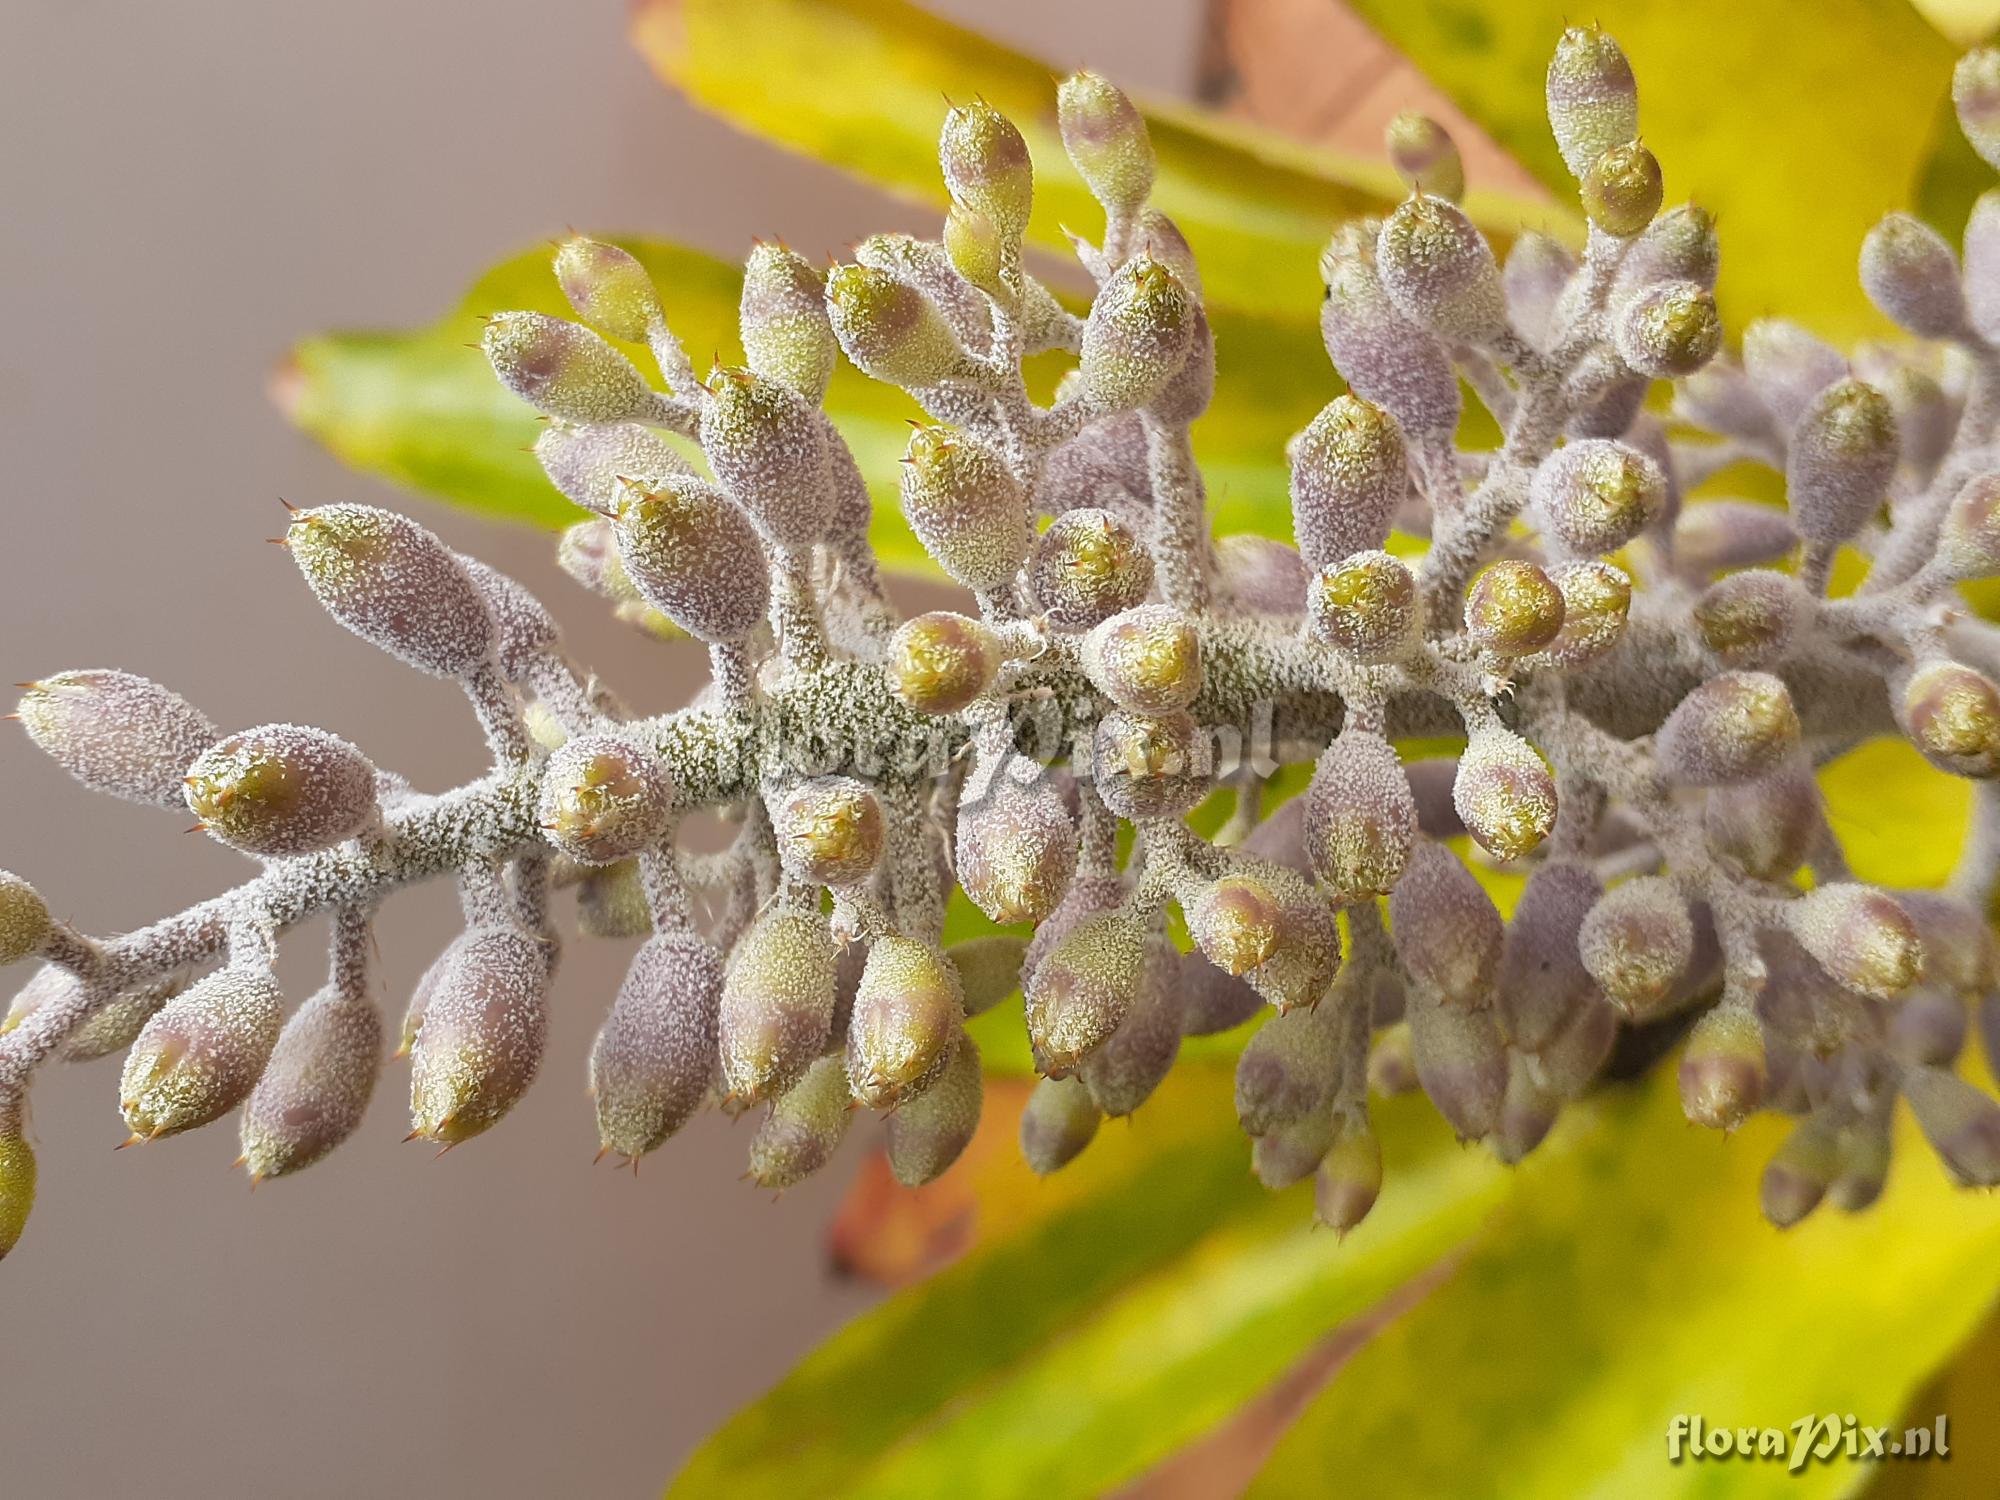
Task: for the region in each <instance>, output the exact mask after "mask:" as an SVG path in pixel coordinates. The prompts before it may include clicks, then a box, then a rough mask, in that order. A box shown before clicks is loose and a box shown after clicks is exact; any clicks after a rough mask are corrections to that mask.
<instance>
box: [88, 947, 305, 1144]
mask: <svg viewBox="0 0 2000 1500" xmlns="http://www.w3.org/2000/svg"><path fill="white" fill-rule="evenodd" d="M282 1004H283V996H281V995H280V994H279V992H278V983H277V981H276V980H275V979H273V978H272V977H271V975H270V974H269V973H268V972H267V971H264V970H257V969H224V970H223V971H222V972H221V973H219V974H211V975H210V976H209V977H208V978H206V979H204V980H202V982H201V983H199V984H197V985H195V986H194V987H193V988H192V989H190V990H188V991H187V992H186V993H185V994H181V995H177V996H175V997H174V998H173V999H172V1000H170V1001H168V1002H167V1004H166V1005H165V1006H164V1007H163V1008H162V1009H161V1010H160V1012H159V1013H158V1014H157V1015H155V1016H154V1017H153V1019H152V1020H150V1021H148V1022H147V1023H146V1024H145V1026H144V1028H143V1029H142V1030H141V1031H140V1032H139V1037H138V1040H137V1041H135V1042H134V1043H133V1044H132V1051H131V1053H130V1054H129V1055H128V1056H127V1057H126V1059H125V1068H124V1071H123V1073H122V1075H121V1076H120V1078H119V1083H118V1099H119V1107H120V1109H121V1110H122V1111H123V1113H124V1116H125V1123H126V1124H127V1125H129V1126H131V1127H132V1129H133V1131H134V1132H135V1133H136V1134H139V1135H144V1136H155V1135H170V1134H173V1133H174V1132H176V1131H181V1130H192V1129H194V1128H195V1127H196V1126H199V1125H206V1124H207V1123H208V1122H209V1121H211V1120H214V1119H217V1118H219V1117H220V1116H222V1115H225V1114H227V1113H228V1112H229V1111H230V1110H232V1109H234V1108H235V1107H236V1106H237V1105H238V1104H239V1103H241V1102H242V1100H243V1098H244V1096H245V1095H246V1094H248V1093H249V1092H250V1089H251V1087H252V1085H254V1084H255V1083H256V1082H257V1077H258V1075H259V1074H260V1073H262V1072H263V1071H264V1065H265V1064H266V1063H267V1062H269V1061H270V1057H271V1049H272V1047H273V1046H275V1045H276V1043H277V1040H278V1021H279V1010H280V1008H281V1006H282Z"/></svg>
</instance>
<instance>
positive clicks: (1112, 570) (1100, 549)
mask: <svg viewBox="0 0 2000 1500" xmlns="http://www.w3.org/2000/svg"><path fill="white" fill-rule="evenodd" d="M1028 585H1029V587H1030V589H1032V590H1033V592H1034V595H1035V602H1036V603H1037V604H1038V605H1039V606H1040V607H1041V610H1042V613H1043V614H1044V615H1046V616H1047V617H1048V622H1049V624H1050V625H1051V626H1052V627H1053V628H1055V629H1057V630H1064V631H1076V630H1088V629H1089V628H1090V627H1091V626H1093V625H1095V624H1097V623H1098V622H1099V621H1100V620H1108V619H1110V618H1111V616H1113V615H1115V614H1117V613H1119V612H1120V611H1121V610H1127V609H1132V608H1134V607H1135V606H1137V605H1139V604H1142V603H1144V602H1145V598H1146V595H1147V594H1149V593H1151V592H1152V588H1153V557H1152V554H1151V553H1150V552H1148V551H1147V550H1146V548H1145V546H1144V544H1143V543H1141V542H1140V540H1139V538H1138V537H1137V536H1135V535H1134V534H1133V532H1132V528H1131V527H1129V526H1127V525H1126V524H1125V523H1124V522H1123V521H1121V520H1119V519H1118V518H1117V517H1116V516H1114V515H1113V514H1112V513H1111V512H1110V511H1108V510H1097V509H1095V508H1092V507H1087V506H1086V507H1079V508H1078V509H1076V510H1069V511H1064V512H1063V513H1062V514H1061V515H1059V516H1057V517H1056V518H1055V520H1054V521H1053V522H1051V523H1050V525H1049V529H1048V530H1047V531H1044V532H1043V533H1042V535H1041V538H1040V540H1038V541H1037V542H1036V543H1035V549H1034V555H1033V557H1032V558H1031V559H1030V561H1029V564H1028Z"/></svg>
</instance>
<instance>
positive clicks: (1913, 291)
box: [1861, 213, 1966, 339]
mask: <svg viewBox="0 0 2000 1500" xmlns="http://www.w3.org/2000/svg"><path fill="white" fill-rule="evenodd" d="M1861 288H1862V290H1863V291H1865V292H1867V293H1868V300H1869V301H1870V302H1873V303H1874V304H1875V306H1876V307H1877V308H1879V309H1881V312H1882V316H1883V317H1885V318H1887V319H1888V320H1889V321H1890V322H1892V323H1894V324H1896V325H1897V327H1899V328H1903V329H1906V330H1907V331H1909V332H1911V333H1914V334H1915V335H1916V336H1917V337H1918V338H1920V339H1948V338H1952V337H1954V336H1955V335H1957V334H1958V333H1959V332H1960V331H1962V330H1963V329H1964V328H1965V326H1966V321H1965V294H1964V292H1962V291H1961V290H1960V289H1959V280H1958V257H1957V256H1955V255H1953V254H1952V253H1951V246H1950V245H1948V244H1946V243H1945V239H1944V236H1943V235H1941V234H1939V233H1938V232H1937V231H1936V230H1935V229H1933V228H1931V227H1930V226H1929V225H1928V224H1926V223H1924V222H1923V221H1922V220H1920V219H1917V218H1914V217H1913V216H1911V215H1909V214H1905V213H1893V214H1884V215H1883V216H1882V219H1881V221H1880V222H1879V223H1877V224H1876V226H1875V227H1874V228H1873V229H1871V230H1869V231H1868V237H1867V238H1866V239H1864V240H1863V241H1862V242H1861Z"/></svg>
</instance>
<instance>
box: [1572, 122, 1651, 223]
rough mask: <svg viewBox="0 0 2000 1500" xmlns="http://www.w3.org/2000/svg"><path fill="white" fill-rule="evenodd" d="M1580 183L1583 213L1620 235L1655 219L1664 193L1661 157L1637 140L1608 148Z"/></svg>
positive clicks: (1585, 172)
mask: <svg viewBox="0 0 2000 1500" xmlns="http://www.w3.org/2000/svg"><path fill="white" fill-rule="evenodd" d="M1580 186H1581V188H1582V196H1583V211H1584V214H1585V215H1586V216H1587V217H1588V218H1589V220H1590V222H1591V223H1593V224H1595V225H1596V226H1597V227H1598V228H1599V229H1601V230H1603V231H1604V232H1605V233H1606V234H1609V235H1615V236H1616V237H1618V238H1619V239H1629V238H1631V237H1632V236H1633V235H1636V234H1638V233H1639V232H1640V231H1641V230H1642V229H1644V228H1645V227H1646V226H1647V225H1648V224H1650V223H1652V222H1653V215H1655V214H1657V213H1658V212H1659V211H1660V203H1661V200H1662V199H1663V198H1664V197H1665V192H1664V185H1663V184H1662V182H1661V180H1660V161H1659V158H1658V157H1656V156H1654V155H1653V153H1652V152H1650V151H1648V150H1647V149H1646V148H1645V147H1644V146H1642V145H1640V144H1639V143H1638V142H1637V141H1624V142H1621V143H1620V144H1618V145H1616V146H1612V147H1610V148H1608V149H1607V150H1605V151H1604V152H1603V153H1602V154H1600V155H1599V156H1598V157H1597V159H1596V160H1595V161H1593V162H1592V163H1591V164H1590V165H1589V167H1587V168H1586V169H1585V170H1584V173H1583V176H1582V178H1581V180H1580Z"/></svg>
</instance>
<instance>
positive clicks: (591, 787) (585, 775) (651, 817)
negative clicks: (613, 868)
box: [540, 734, 674, 865]
mask: <svg viewBox="0 0 2000 1500" xmlns="http://www.w3.org/2000/svg"><path fill="white" fill-rule="evenodd" d="M673 815H674V788H673V783H672V782H670V781H669V780H668V779H667V773H666V772H665V771H664V770H662V769H661V768H660V762H659V758H658V757H657V756H656V755H654V754H653V753H652V752H650V751H648V750H645V749H643V748H641V747H640V746H638V745H634V744H630V743H628V742H626V741H624V740H621V739H615V738H613V737H612V736H610V735H607V734H580V735H577V736H576V737H575V738H573V739H571V740H569V741H568V742H567V743H565V744H564V745H563V746H562V748H561V749H559V750H557V751H556V752H555V753H554V754H553V755H551V756H550V757H549V763H548V768H547V770H546V771H545V772H544V773H543V776H542V800H541V812H540V816H541V822H542V833H543V835H544V836H545V837H546V838H547V839H548V841H549V842H550V843H551V844H553V845H554V846H555V847H556V848H557V849H559V850H560V851H561V852H562V853H564V854H566V855H568V856H569V857H570V858H571V859H573V860H575V861H576V862H577V863H578V864H583V865H609V864H615V863H617V862H618V861H619V860H621V859H626V858H629V857H630V856H632V855H634V854H637V853H639V852H640V851H641V850H645V849H650V848H652V847H654V846H655V845H656V844H658V843H659V842H660V840H661V839H662V838H664V837H665V835H666V833H667V830H668V829H669V828H670V827H671V826H672V824H673Z"/></svg>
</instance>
